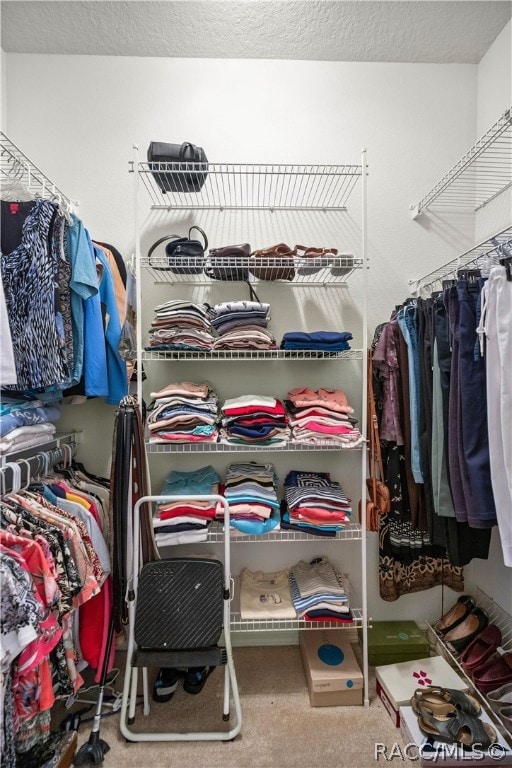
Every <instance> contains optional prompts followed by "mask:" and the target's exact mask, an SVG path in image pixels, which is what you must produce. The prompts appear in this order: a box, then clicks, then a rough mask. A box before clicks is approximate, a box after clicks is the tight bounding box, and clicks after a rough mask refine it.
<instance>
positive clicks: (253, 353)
mask: <svg viewBox="0 0 512 768" xmlns="http://www.w3.org/2000/svg"><path fill="white" fill-rule="evenodd" d="M362 359H363V350H362V349H348V350H346V351H345V352H325V351H322V350H314V349H223V350H211V351H207V350H205V351H204V352H199V351H197V352H192V351H187V350H182V349H179V350H154V349H147V350H144V351H143V352H142V360H143V362H144V361H154V360H362Z"/></svg>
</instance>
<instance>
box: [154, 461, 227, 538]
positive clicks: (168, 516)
mask: <svg viewBox="0 0 512 768" xmlns="http://www.w3.org/2000/svg"><path fill="white" fill-rule="evenodd" d="M213 493H215V494H218V493H219V476H218V474H217V472H216V471H215V470H214V468H213V467H211V466H207V467H201V468H200V469H196V470H193V471H191V472H177V471H173V472H170V473H169V474H168V475H167V477H166V479H165V482H164V484H163V487H162V490H161V491H160V495H162V496H202V495H210V494H213ZM216 512H217V509H216V504H215V503H214V502H211V501H207V500H205V499H200V498H197V499H190V500H187V501H185V500H179V501H166V502H162V503H161V504H158V506H157V512H156V516H155V518H154V519H153V527H154V530H155V540H156V543H157V545H158V546H159V547H167V546H171V545H175V544H194V543H196V542H198V541H206V539H207V537H208V526H209V524H210V522H211V520H212V519H213V518H214V517H215V516H216Z"/></svg>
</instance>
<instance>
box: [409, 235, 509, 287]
mask: <svg viewBox="0 0 512 768" xmlns="http://www.w3.org/2000/svg"><path fill="white" fill-rule="evenodd" d="M511 241H512V225H511V226H510V227H506V229H503V230H502V231H501V232H498V233H497V234H496V235H493V236H492V237H488V238H487V239H486V240H483V241H482V242H481V243H479V244H478V245H475V246H473V248H470V249H469V250H468V251H465V252H464V253H462V254H460V255H459V256H457V258H455V259H451V260H450V261H448V262H446V263H445V264H443V265H442V266H440V267H438V268H437V269H434V270H433V271H432V272H429V273H428V274H426V275H424V276H423V277H420V278H417V279H416V280H409V285H411V286H416V290H417V291H421V290H425V289H428V288H430V287H431V286H433V285H435V283H439V282H441V280H444V278H446V277H456V274H457V270H458V269H460V268H461V267H466V266H468V265H470V264H475V263H476V262H477V261H478V260H479V259H483V258H485V257H486V256H489V255H490V254H491V253H492V252H493V251H496V250H497V248H499V247H500V246H502V245H505V244H507V243H510V242H511Z"/></svg>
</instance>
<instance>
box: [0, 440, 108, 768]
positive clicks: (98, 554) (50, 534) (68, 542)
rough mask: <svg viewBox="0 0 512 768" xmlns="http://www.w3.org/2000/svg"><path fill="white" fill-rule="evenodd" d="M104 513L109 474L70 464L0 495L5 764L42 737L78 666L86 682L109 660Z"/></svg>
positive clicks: (76, 683) (77, 676) (78, 682)
mask: <svg viewBox="0 0 512 768" xmlns="http://www.w3.org/2000/svg"><path fill="white" fill-rule="evenodd" d="M48 455H49V456H51V455H52V454H48ZM110 518H111V511H110V494H109V481H108V480H106V479H104V478H100V477H96V476H94V475H91V474H90V473H88V472H87V470H86V469H85V467H84V466H83V465H82V464H78V463H76V462H73V464H72V465H71V466H69V467H59V468H56V469H55V470H53V471H51V472H50V473H49V474H47V475H45V476H43V477H38V478H37V479H36V480H35V481H32V482H31V484H30V485H29V486H28V487H27V488H26V489H23V490H19V489H16V488H15V489H14V491H12V492H10V493H9V494H7V495H5V496H4V497H3V498H2V499H1V500H0V573H1V576H2V596H1V609H2V610H1V619H0V623H1V633H0V658H1V676H2V685H1V697H2V704H3V706H2V712H3V723H2V731H1V750H2V757H3V764H4V765H5V766H6V767H7V768H11V767H12V768H14V767H15V766H16V759H17V755H18V756H19V755H21V754H26V753H27V752H28V751H29V750H31V749H32V748H33V747H34V746H35V745H37V744H41V743H43V742H44V741H45V740H46V739H47V738H48V736H49V733H50V716H51V707H52V705H53V704H54V702H55V699H56V697H65V698H67V697H68V696H70V695H74V694H75V693H76V692H77V691H78V690H79V689H80V687H81V686H82V684H83V678H82V676H81V672H82V671H83V670H84V669H85V668H86V667H87V666H89V667H90V668H91V669H93V670H96V678H95V679H96V681H97V680H98V676H99V673H100V670H101V669H102V665H103V662H104V661H105V662H106V663H107V665H108V667H109V668H111V667H112V664H113V648H112V649H111V650H110V652H108V651H107V648H108V643H107V640H108V629H109V626H110V623H111V616H112V600H113V594H112V591H113V590H112V576H111V538H112V534H111V531H112V526H111V523H110ZM107 653H108V656H109V658H108V659H107V658H106V656H107Z"/></svg>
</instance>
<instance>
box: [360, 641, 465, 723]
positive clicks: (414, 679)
mask: <svg viewBox="0 0 512 768" xmlns="http://www.w3.org/2000/svg"><path fill="white" fill-rule="evenodd" d="M375 685H376V691H377V695H378V696H379V697H380V699H381V701H382V703H383V704H384V707H385V708H386V710H387V712H388V713H389V716H390V717H391V719H392V720H393V722H394V724H395V726H396V727H397V728H400V707H403V706H409V703H410V700H411V697H412V695H413V694H414V691H415V690H416V689H417V688H422V687H425V688H426V687H427V686H429V685H439V686H441V687H442V688H455V689H457V690H459V691H467V690H468V687H467V685H466V683H465V682H464V680H463V679H462V678H461V677H459V675H458V674H457V672H456V671H455V670H454V669H452V667H450V665H449V664H448V662H447V661H446V660H445V659H443V657H442V656H431V657H428V658H426V659H416V660H414V661H402V662H399V663H398V664H387V665H386V666H384V667H377V668H376V670H375Z"/></svg>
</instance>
